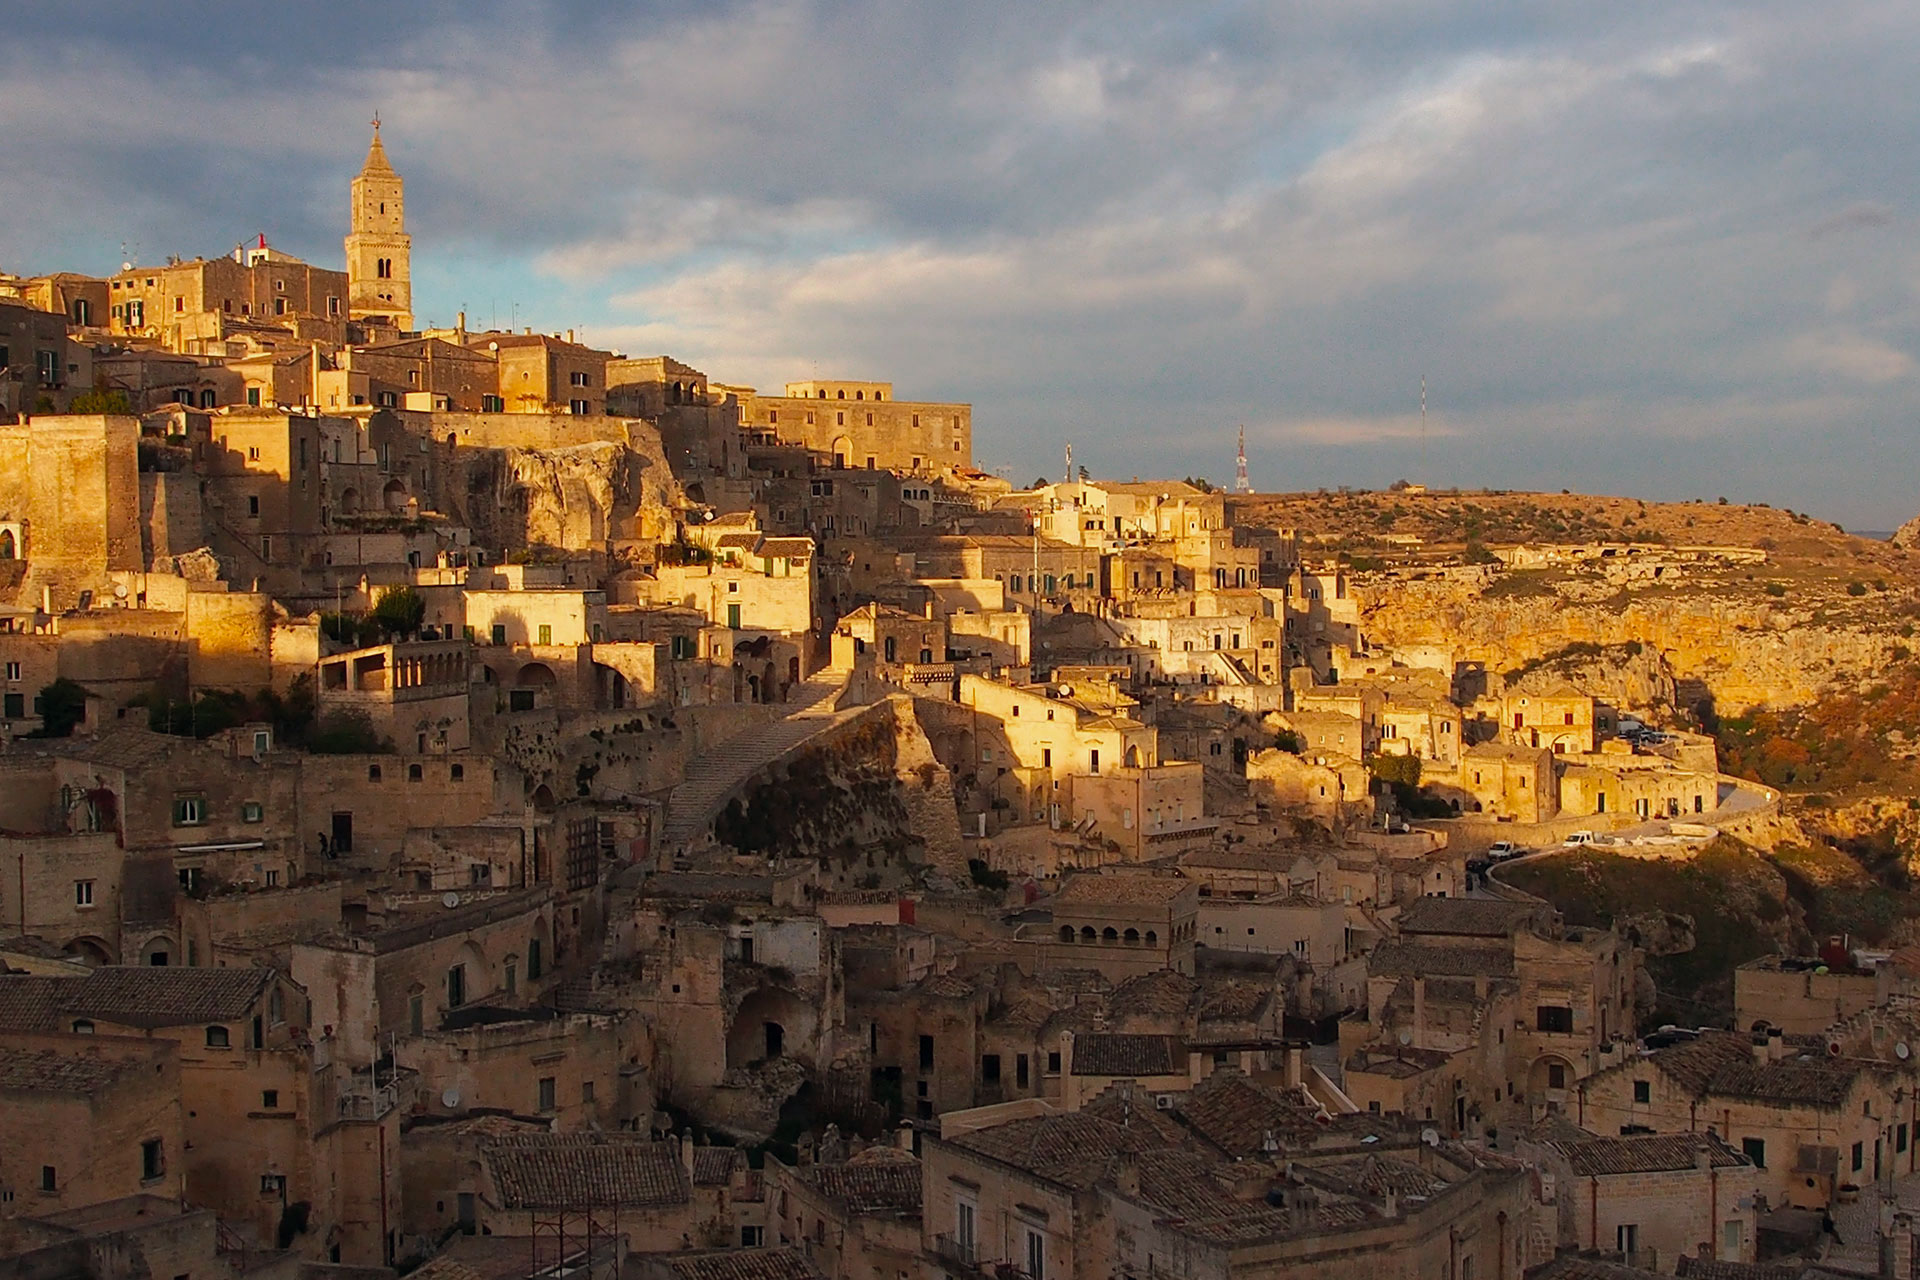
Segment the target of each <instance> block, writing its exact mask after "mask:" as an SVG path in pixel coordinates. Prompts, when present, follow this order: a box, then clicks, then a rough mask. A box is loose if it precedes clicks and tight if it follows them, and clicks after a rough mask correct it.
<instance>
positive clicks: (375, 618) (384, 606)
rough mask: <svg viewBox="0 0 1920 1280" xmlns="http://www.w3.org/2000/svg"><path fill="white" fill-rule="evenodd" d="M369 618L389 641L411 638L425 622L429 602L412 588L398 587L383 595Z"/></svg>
mask: <svg viewBox="0 0 1920 1280" xmlns="http://www.w3.org/2000/svg"><path fill="white" fill-rule="evenodd" d="M367 616H368V618H369V619H370V620H371V621H372V622H373V623H374V625H375V626H377V627H379V628H380V631H381V633H382V634H383V635H385V636H386V638H387V639H389V640H392V639H394V638H395V637H400V636H410V635H412V634H414V633H415V632H416V631H418V630H420V624H421V622H423V621H425V619H426V616H427V602H426V601H425V600H423V599H422V598H421V596H420V593H419V592H418V591H415V590H414V589H413V588H412V587H397V588H395V589H394V590H392V591H389V592H386V593H385V594H384V595H382V596H381V597H380V600H379V602H378V603H377V604H375V605H374V606H373V612H372V613H370V614H369V615H367Z"/></svg>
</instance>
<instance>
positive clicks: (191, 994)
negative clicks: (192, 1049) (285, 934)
mask: <svg viewBox="0 0 1920 1280" xmlns="http://www.w3.org/2000/svg"><path fill="white" fill-rule="evenodd" d="M273 980H274V973H273V970H271V969H254V968H246V969H205V968H188V967H185V966H153V965H131V964H129V965H103V966H102V967H100V968H98V969H95V970H93V971H92V972H91V973H89V974H88V975H87V976H86V977H85V978H83V979H82V980H81V982H80V984H79V989H78V990H76V991H74V992H73V994H72V995H70V996H68V997H67V999H66V1001H65V1008H66V1011H67V1012H69V1013H72V1014H76V1015H79V1016H84V1017H89V1018H99V1019H101V1020H102V1021H106V1022H118V1023H121V1024H123V1025H126V1026H130V1027H180V1026H189V1025H192V1024H194V1023H200V1022H232V1021H235V1020H237V1019H240V1018H245V1017H247V1016H248V1015H249V1014H251V1013H252V1012H253V1007H254V1005H255V1004H256V1003H258V1002H259V1000H260V997H261V996H262V995H263V994H265V992H266V989H267V987H268V985H269V984H271V983H272V982H273Z"/></svg>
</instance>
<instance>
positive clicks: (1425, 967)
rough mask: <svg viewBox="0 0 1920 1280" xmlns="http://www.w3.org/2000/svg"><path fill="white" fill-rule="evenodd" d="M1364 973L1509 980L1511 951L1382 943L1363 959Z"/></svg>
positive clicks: (1511, 967) (1417, 943) (1503, 948)
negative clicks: (1364, 964)
mask: <svg viewBox="0 0 1920 1280" xmlns="http://www.w3.org/2000/svg"><path fill="white" fill-rule="evenodd" d="M1367 972H1369V973H1372V974H1379V975H1385V974H1408V975H1411V976H1418V977H1426V978H1433V977H1463V978H1510V977H1512V976H1513V952H1512V951H1510V950H1508V949H1507V948H1505V947H1478V946H1468V947H1436V946H1428V945H1425V944H1422V943H1419V942H1402V941H1398V940H1395V941H1391V942H1383V943H1381V944H1380V945H1379V946H1377V947H1375V948H1374V949H1373V954H1372V955H1370V956H1368V957H1367Z"/></svg>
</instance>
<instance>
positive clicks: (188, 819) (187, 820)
mask: <svg viewBox="0 0 1920 1280" xmlns="http://www.w3.org/2000/svg"><path fill="white" fill-rule="evenodd" d="M206 820H207V801H206V797H205V796H175V797H174V798H173V825H174V826H176V827H197V826H199V825H200V824H201V823H203V822H205V821H206Z"/></svg>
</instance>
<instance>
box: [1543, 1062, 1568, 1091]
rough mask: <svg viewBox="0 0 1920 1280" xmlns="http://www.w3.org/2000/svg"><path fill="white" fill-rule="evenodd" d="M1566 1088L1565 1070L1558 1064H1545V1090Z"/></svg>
mask: <svg viewBox="0 0 1920 1280" xmlns="http://www.w3.org/2000/svg"><path fill="white" fill-rule="evenodd" d="M1566 1087H1567V1069H1566V1068H1565V1067H1564V1066H1562V1065H1561V1064H1560V1063H1558V1062H1549V1063H1548V1064H1547V1088H1549V1089H1564V1088H1566Z"/></svg>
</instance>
